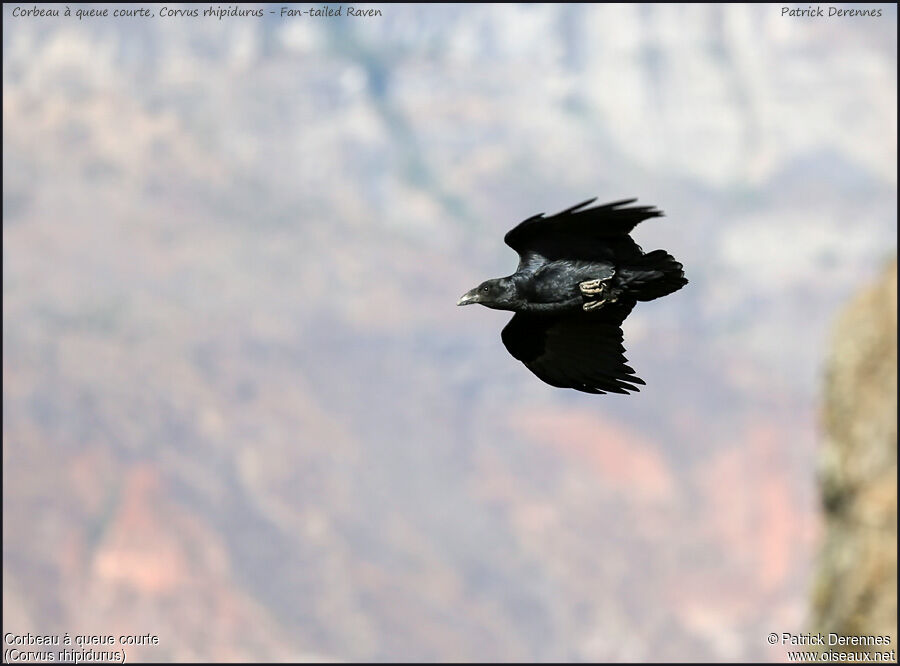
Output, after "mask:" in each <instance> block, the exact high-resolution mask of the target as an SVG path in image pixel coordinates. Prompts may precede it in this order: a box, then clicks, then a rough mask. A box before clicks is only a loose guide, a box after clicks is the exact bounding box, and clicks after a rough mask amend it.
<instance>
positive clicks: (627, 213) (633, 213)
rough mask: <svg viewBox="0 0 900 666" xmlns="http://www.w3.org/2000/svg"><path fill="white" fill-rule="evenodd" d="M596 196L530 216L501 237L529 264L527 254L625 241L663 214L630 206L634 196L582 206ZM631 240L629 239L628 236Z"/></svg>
mask: <svg viewBox="0 0 900 666" xmlns="http://www.w3.org/2000/svg"><path fill="white" fill-rule="evenodd" d="M594 201H596V199H588V200H587V201H583V202H581V203H580V204H577V205H575V206H572V207H571V208H567V209H566V210H564V211H562V212H560V213H557V214H556V215H551V216H550V217H544V214H543V213H541V214H540V215H535V216H533V217H529V218H528V219H527V220H524V221H522V222H520V223H519V224H518V225H517V226H516V227H515V228H513V229H511V230H510V231H509V232H507V234H506V236H504V238H503V240H504V241H505V242H506V244H507V245H509V246H510V247H511V248H512V249H514V250H515V251H516V252H518V253H519V255H520V257H521V258H522V260H523V262H525V263H528V260H529V255H532V254H535V253H536V254H539V255H544V256H547V255H548V254H559V253H560V252H565V251H566V250H570V251H574V252H575V253H576V256H577V252H578V250H579V248H584V247H585V245H588V246H590V244H591V242H592V241H593V242H594V243H595V244H596V243H601V244H608V243H610V241H613V240H615V239H620V240H625V238H624V237H627V236H628V234H629V233H631V231H632V230H633V229H634V228H635V227H636V226H637V225H638V224H640V223H641V222H643V221H644V220H647V219H649V218H651V217H662V216H663V212H662V211H661V210H658V209H657V208H656V207H654V206H631V207H630V208H626V207H625V206H628V204H632V203H634V202H635V201H637V199H623V200H622V201H613V202H611V203H607V204H603V205H602V206H594V207H593V208H585V206H588V205H590V204H592V203H593V202H594ZM627 240H628V241H630V242H631V243H633V241H631V239H630V238H629V239H627Z"/></svg>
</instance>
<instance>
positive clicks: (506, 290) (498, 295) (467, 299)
mask: <svg viewBox="0 0 900 666" xmlns="http://www.w3.org/2000/svg"><path fill="white" fill-rule="evenodd" d="M515 300H516V286H515V284H514V283H513V281H512V280H510V279H509V278H496V279H494V280H486V281H485V282H482V283H481V284H480V285H478V286H477V287H475V288H474V289H471V290H470V291H467V292H466V293H465V294H463V295H462V296H460V298H459V300H458V301H457V302H456V304H457V305H469V304H471V303H481V305H484V306H485V307H489V308H494V309H495V310H509V309H512V308H511V306H512V305H514V303H515Z"/></svg>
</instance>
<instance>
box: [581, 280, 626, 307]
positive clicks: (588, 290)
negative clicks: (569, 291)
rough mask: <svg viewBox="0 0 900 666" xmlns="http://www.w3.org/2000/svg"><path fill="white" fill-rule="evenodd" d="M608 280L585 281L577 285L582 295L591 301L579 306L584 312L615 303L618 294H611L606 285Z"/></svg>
mask: <svg viewBox="0 0 900 666" xmlns="http://www.w3.org/2000/svg"><path fill="white" fill-rule="evenodd" d="M610 277H612V276H610ZM609 279H610V278H604V279H598V280H586V281H584V282H582V283H580V284H579V285H578V288H579V289H580V290H581V293H582V295H584V297H585V298H590V299H591V300H589V301H587V302H586V303H584V305H582V306H581V307H582V308H583V309H584V310H585V311H589V310H596V309H597V308H599V307H602V306H604V305H606V304H607V303H615V302H616V301H617V300H618V294H616V293H613V291H612V289H611V288H610V287H609V285H607V284H606V283H607V282H608V281H609Z"/></svg>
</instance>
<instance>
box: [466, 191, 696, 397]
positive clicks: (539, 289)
mask: <svg viewBox="0 0 900 666" xmlns="http://www.w3.org/2000/svg"><path fill="white" fill-rule="evenodd" d="M594 201H596V199H590V200H588V201H585V202H583V203H580V204H578V205H577V206H573V207H572V208H569V209H568V210H564V211H563V212H561V213H557V214H556V215H552V216H550V217H544V215H543V213H542V214H540V215H535V216H534V217H530V218H528V219H527V220H525V221H523V222H521V223H520V224H519V225H518V226H517V227H516V228H515V229H512V230H511V231H510V232H509V233H507V234H506V237H505V238H504V239H503V240H504V241H506V244H507V245H509V246H510V247H511V248H512V249H514V250H515V251H516V252H518V253H519V266H518V268H517V269H516V272H515V273H513V274H512V275H510V276H509V277H502V278H496V279H494V280H488V281H487V282H482V283H481V284H480V285H478V286H477V287H475V288H474V289H472V290H471V291H469V292H467V293H465V294H463V296H462V297H461V298H460V299H459V302H457V305H469V304H470V303H481V304H482V305H485V306H487V307H489V308H494V309H497V310H512V311H513V312H515V315H513V318H512V319H511V320H510V321H509V323H508V324H507V325H506V328H504V329H503V333H502V334H501V337H502V339H503V344H504V345H506V348H507V350H509V353H510V354H512V355H513V357H515V358H517V359H518V360H520V361H522V363H524V364H525V366H526V367H527V368H528V369H529V370H531V371H532V372H533V373H534V374H536V375H537V376H538V377H539V378H541V379H542V380H543V381H545V382H547V383H548V384H550V385H551V386H558V387H560V388H573V389H576V390H578V391H584V392H585V393H607V392H612V393H628V392H629V391H638V390H639V389H638V387H637V386H636V384H644V381H643V380H642V379H640V378H639V377H638V376H637V375H635V374H634V370H632V369H631V368H630V367H628V366H627V365H626V359H625V348H624V347H623V346H622V328H621V326H622V322H623V321H624V320H625V318H626V317H627V316H628V315H629V314H630V313H631V309H632V308H633V307H634V305H635V303H636V302H637V301H652V300H653V299H654V298H659V297H660V296H666V295H668V294H671V293H672V292H674V291H677V290H679V289H681V288H682V287H683V286H684V285H686V284H687V280H686V279H685V277H684V272H683V271H682V266H681V264H680V263H678V262H677V261H676V260H675V258H674V257H672V256H671V255H670V254H668V253H667V252H665V251H664V250H654V251H653V252H648V253H646V254H645V253H644V252H643V250H641V248H640V247H639V246H638V244H637V243H635V242H634V240H633V239H632V238H631V236H629V235H628V234H629V233H631V230H632V229H634V227H635V226H637V225H638V224H639V223H640V222H642V221H643V220H646V219H649V218H651V217H661V216H662V215H663V213H662V211H659V210H657V209H656V208H654V207H653V206H632V207H627V206H628V204H631V203H634V202H635V201H637V199H627V200H625V201H616V202H613V203H608V204H605V205H602V206H595V207H593V208H587V207H586V206H589V205H590V204H592V203H593V202H594Z"/></svg>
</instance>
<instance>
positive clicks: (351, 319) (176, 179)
mask: <svg viewBox="0 0 900 666" xmlns="http://www.w3.org/2000/svg"><path fill="white" fill-rule="evenodd" d="M210 6H212V7H223V8H229V7H238V8H246V9H250V8H255V7H251V5H184V7H185V8H198V9H199V11H200V12H201V16H198V17H195V18H194V17H163V16H160V15H159V13H160V11H161V9H162V7H163V6H162V5H130V6H129V7H131V8H140V7H145V8H148V9H149V11H150V12H151V13H152V14H153V16H151V17H137V16H135V17H128V18H112V17H108V18H92V17H86V18H82V19H80V20H79V19H78V18H77V17H75V16H71V17H68V18H67V17H65V16H59V17H34V16H29V17H19V16H13V11H14V10H15V8H16V7H20V8H32V7H49V5H34V4H28V5H15V4H5V5H4V6H3V315H4V322H3V387H4V388H3V463H4V465H3V468H4V471H3V483H4V497H3V500H4V502H3V518H4V521H3V537H4V538H3V543H4V545H3V549H4V550H3V583H4V585H3V588H4V589H3V606H4V613H3V617H4V626H3V631H4V633H6V632H14V633H16V634H24V633H26V632H32V633H38V634H62V633H64V632H69V633H70V634H75V633H81V634H115V635H116V636H118V635H120V634H125V633H128V634H146V633H151V634H154V635H157V636H158V637H159V644H158V645H156V646H144V647H133V648H131V647H130V648H128V649H127V655H128V660H129V661H131V660H154V661H157V660H158V661H169V660H207V659H209V660H242V659H243V660H274V661H279V660H300V659H337V660H438V661H447V660H479V659H484V660H507V661H508V660H544V661H546V660H610V661H619V660H675V661H691V660H697V661H710V660H722V659H724V660H732V661H734V660H762V661H783V660H784V659H785V656H786V653H785V650H784V648H782V647H781V646H774V647H773V646H771V645H769V644H768V643H767V642H766V636H767V635H768V634H769V633H770V632H779V633H780V632H800V631H805V630H808V629H809V627H808V626H807V624H806V623H807V618H808V593H809V587H810V582H811V581H810V574H811V572H812V567H813V565H814V562H815V555H816V547H817V544H818V540H819V538H820V519H819V505H818V495H817V488H816V471H815V465H816V452H817V447H818V445H819V440H820V426H819V399H820V395H821V386H822V379H823V360H824V358H825V354H826V350H827V349H828V345H829V341H830V335H831V327H832V324H833V322H834V320H835V317H836V315H837V313H838V311H839V309H840V308H841V306H842V305H843V304H844V303H845V302H846V301H847V299H848V298H850V296H851V295H852V294H853V293H854V292H856V291H857V290H858V289H860V288H861V287H863V286H865V285H867V284H868V283H869V282H870V281H871V280H872V279H873V278H875V276H877V275H878V274H879V272H880V271H881V270H882V268H883V267H884V265H885V264H886V262H887V261H888V259H889V258H890V257H892V256H894V255H895V254H896V247H897V235H896V233H897V232H896V208H897V122H896V117H897V84H896V82H897V58H896V54H897V15H896V6H895V5H866V6H865V7H866V8H876V9H879V8H880V10H881V13H882V16H880V17H872V16H862V17H861V16H850V17H827V16H826V17H823V18H810V17H790V16H782V11H781V9H782V7H783V5H763V4H753V5H727V6H716V5H711V4H703V5H686V6H682V5H614V6H593V5H561V4H554V5H525V6H520V5H469V6H464V5H421V6H417V5H374V4H373V5H360V6H361V7H365V8H378V9H380V10H381V14H382V15H381V16H370V17H350V16H347V15H346V10H347V7H348V5H342V7H343V10H344V12H343V14H342V15H341V16H331V17H321V16H310V15H309V14H306V15H299V16H295V17H284V18H282V17H281V16H280V15H279V14H280V9H281V7H283V6H288V5H265V6H263V7H262V8H263V9H264V10H265V11H264V12H263V16H262V17H254V16H233V17H229V16H224V17H222V18H217V17H203V16H202V11H203V9H205V8H209V7H210ZM290 6H291V7H295V8H299V9H306V10H308V9H310V8H313V9H315V8H321V7H322V6H323V5H321V4H314V5H290ZM791 6H792V7H793V5H791ZM804 6H806V5H804ZM822 6H823V7H825V8H827V7H828V6H829V5H822ZM834 6H835V7H843V5H834ZM60 7H64V5H63V6H60ZM70 7H71V8H72V9H73V10H74V9H76V8H78V7H81V8H100V9H102V8H104V7H108V8H110V9H112V8H113V6H112V5H70ZM332 7H333V8H336V7H338V5H332ZM857 7H862V6H857ZM594 196H597V197H599V198H600V199H601V200H602V201H612V200H616V199H623V198H629V197H639V203H641V204H645V205H656V206H658V207H660V208H661V209H663V210H664V211H665V212H666V217H664V218H661V219H654V220H649V221H647V222H645V223H643V224H642V225H641V226H640V227H638V229H637V230H636V231H635V234H634V237H635V239H636V240H637V242H638V243H640V244H641V245H642V247H643V248H644V249H645V250H647V251H649V250H653V249H656V248H665V249H666V250H668V251H669V252H671V253H672V254H673V255H674V256H675V257H676V258H678V260H680V261H681V262H682V263H683V264H684V267H685V273H686V276H687V277H688V279H689V280H690V284H689V285H687V286H686V287H685V288H684V289H682V290H681V291H678V292H677V293H675V294H673V295H672V296H670V297H667V298H665V299H660V300H658V301H654V302H650V303H641V304H639V305H638V306H637V307H636V308H635V310H634V312H633V314H632V315H631V316H630V317H629V319H628V320H627V321H626V322H625V325H624V330H625V346H626V348H627V357H628V359H629V361H630V365H631V366H632V367H634V368H635V370H636V371H637V373H638V374H639V375H640V376H641V377H642V378H643V379H644V380H645V381H646V382H647V386H646V387H645V388H643V389H642V391H641V393H638V394H635V395H631V396H618V395H606V396H591V395H585V394H578V393H576V392H575V391H567V390H560V389H554V388H552V387H550V386H547V385H546V384H543V383H542V382H540V381H539V380H538V379H537V378H536V377H534V376H533V375H532V374H531V373H530V372H529V371H528V370H527V369H526V368H525V367H524V366H523V365H522V364H520V363H518V362H517V361H515V359H513V358H512V357H511V356H509V355H508V354H507V352H506V350H505V349H504V347H503V345H502V343H501V341H500V330H501V328H502V327H503V325H504V324H505V323H506V321H507V319H508V318H509V315H508V313H503V312H497V311H489V310H486V309H483V308H474V307H473V308H457V307H456V306H455V303H456V299H457V298H458V297H459V295H460V294H462V293H463V292H464V291H466V290H468V289H470V288H471V287H473V286H475V285H476V284H478V283H479V282H481V281H482V280H484V279H486V278H488V277H496V276H500V275H507V274H509V273H511V272H512V271H513V270H515V266H516V262H517V257H516V255H515V253H514V252H513V251H512V250H511V249H509V248H508V247H506V246H505V245H504V244H503V234H504V233H505V232H506V231H507V230H508V229H509V228H511V227H512V226H514V225H515V224H516V223H518V222H519V221H520V220H522V219H524V218H526V217H529V216H531V215H534V214H536V213H540V212H546V213H553V212H557V211H559V210H562V209H564V208H567V207H569V206H571V205H573V204H575V203H577V202H579V201H582V200H584V199H588V198H590V197H594ZM5 647H6V646H4V648H5Z"/></svg>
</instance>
